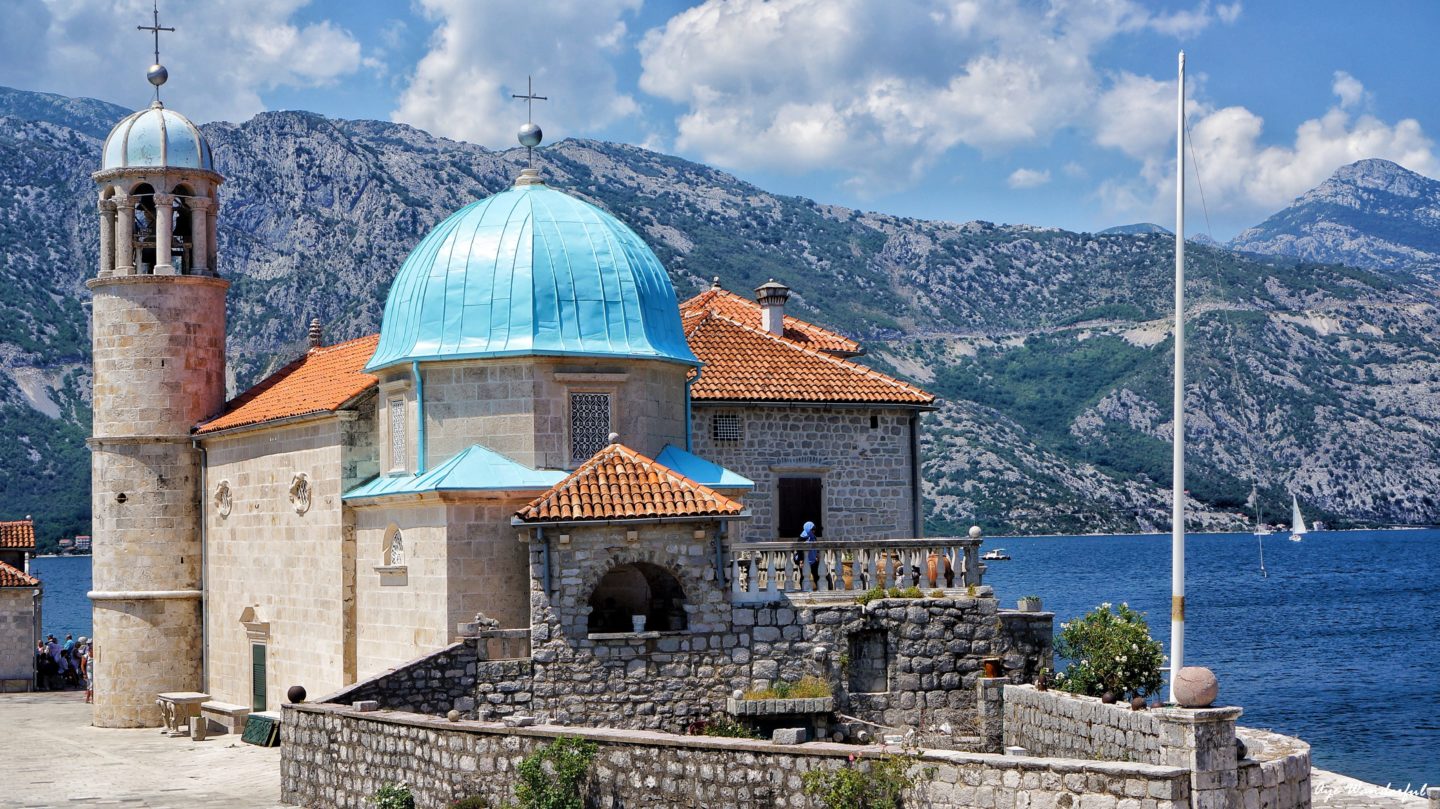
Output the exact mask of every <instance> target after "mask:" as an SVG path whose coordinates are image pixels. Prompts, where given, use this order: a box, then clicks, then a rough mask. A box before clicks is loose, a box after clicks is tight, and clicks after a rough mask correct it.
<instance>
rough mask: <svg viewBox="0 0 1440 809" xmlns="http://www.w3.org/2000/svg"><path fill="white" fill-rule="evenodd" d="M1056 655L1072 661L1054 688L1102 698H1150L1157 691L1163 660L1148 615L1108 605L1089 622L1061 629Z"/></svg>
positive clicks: (1089, 617) (1090, 616)
mask: <svg viewBox="0 0 1440 809" xmlns="http://www.w3.org/2000/svg"><path fill="white" fill-rule="evenodd" d="M1060 626H1061V632H1060V640H1059V642H1058V643H1056V645H1055V649H1056V651H1058V652H1059V653H1060V655H1061V656H1062V657H1064V658H1066V659H1067V660H1069V661H1070V665H1069V667H1068V668H1067V669H1066V670H1065V671H1064V672H1063V673H1061V674H1059V675H1057V676H1056V678H1055V687H1056V688H1059V689H1061V690H1063V691H1069V692H1071V693H1073V694H1088V695H1090V696H1092V697H1098V696H1100V695H1102V694H1104V693H1105V692H1106V691H1109V692H1111V693H1113V694H1114V695H1115V696H1116V697H1117V698H1119V697H1123V696H1125V695H1127V694H1129V695H1131V696H1148V695H1150V694H1153V693H1154V692H1155V691H1157V690H1159V688H1160V682H1161V674H1160V673H1161V670H1162V669H1163V668H1164V666H1165V655H1164V653H1163V652H1162V650H1161V647H1160V643H1159V641H1156V640H1155V639H1154V638H1152V637H1150V627H1149V626H1148V625H1147V624H1146V623H1145V615H1144V614H1143V613H1140V612H1136V611H1135V610H1133V609H1131V608H1130V606H1129V605H1128V604H1121V605H1120V609H1119V610H1114V611H1112V609H1111V606H1110V604H1109V603H1108V602H1107V603H1104V604H1101V605H1100V606H1098V607H1096V608H1095V609H1093V610H1091V611H1090V612H1089V613H1087V614H1086V615H1085V616H1083V617H1081V618H1076V619H1075V620H1073V621H1069V622H1067V623H1063V624H1061V625H1060Z"/></svg>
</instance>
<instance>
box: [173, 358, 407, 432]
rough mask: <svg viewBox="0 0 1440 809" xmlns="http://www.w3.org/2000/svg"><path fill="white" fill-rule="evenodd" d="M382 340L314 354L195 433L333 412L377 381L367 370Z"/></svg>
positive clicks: (269, 379)
mask: <svg viewBox="0 0 1440 809" xmlns="http://www.w3.org/2000/svg"><path fill="white" fill-rule="evenodd" d="M379 340H380V335H378V334H372V335H370V336H368V337H360V338H358V339H355V340H350V341H348V342H344V343H337V344H335V345H333V346H324V347H322V348H315V349H311V350H310V351H308V352H306V354H305V356H303V357H301V358H300V359H298V360H296V361H294V362H292V363H290V364H289V365H287V366H285V367H284V368H281V369H280V370H278V371H276V372H275V373H273V374H271V375H270V376H269V377H267V378H266V379H265V380H264V381H263V382H261V383H260V384H258V385H256V386H255V387H253V388H251V389H250V390H247V391H245V393H243V394H241V395H240V396H238V397H237V398H235V399H233V400H231V401H230V402H229V403H228V404H226V405H225V411H224V412H223V413H221V414H220V415H219V416H216V417H215V418H213V419H211V420H210V421H207V422H204V423H202V424H201V425H200V427H199V428H198V429H197V430H196V431H195V432H197V433H201V434H204V433H214V432H219V431H220V430H228V429H230V428H232V427H244V426H247V425H251V424H260V423H262V422H266V421H274V420H276V419H283V418H290V417H293V416H304V415H307V414H310V413H327V412H333V411H334V410H336V409H337V408H339V407H340V406H341V405H343V404H345V403H346V402H348V401H350V400H351V399H354V398H355V397H356V396H359V395H360V394H362V393H364V392H365V391H367V390H369V389H370V387H371V386H373V385H374V384H375V382H376V379H375V377H374V376H372V375H371V374H367V373H365V372H364V371H363V370H362V369H363V368H364V367H365V363H367V362H369V361H370V355H372V354H374V353H375V344H376V343H377V342H379Z"/></svg>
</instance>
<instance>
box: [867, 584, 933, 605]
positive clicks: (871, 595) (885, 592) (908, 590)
mask: <svg viewBox="0 0 1440 809" xmlns="http://www.w3.org/2000/svg"><path fill="white" fill-rule="evenodd" d="M942 595H943V593H942ZM924 597H925V594H924V593H923V592H921V590H920V588H919V587H891V588H889V589H886V588H884V587H871V588H870V589H869V590H866V591H865V592H863V593H861V594H860V595H858V596H855V603H856V604H859V605H861V606H862V607H863V606H864V605H866V604H869V603H870V602H871V601H876V600H878V599H881V598H924Z"/></svg>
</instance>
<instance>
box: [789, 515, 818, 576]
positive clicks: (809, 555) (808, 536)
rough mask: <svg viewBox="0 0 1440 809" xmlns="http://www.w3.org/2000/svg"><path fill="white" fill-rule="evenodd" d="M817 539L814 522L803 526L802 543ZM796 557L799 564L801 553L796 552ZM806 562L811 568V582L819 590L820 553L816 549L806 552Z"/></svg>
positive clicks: (801, 529) (801, 532) (801, 530)
mask: <svg viewBox="0 0 1440 809" xmlns="http://www.w3.org/2000/svg"><path fill="white" fill-rule="evenodd" d="M816 539H817V537H816V536H815V523H813V522H806V523H805V525H803V526H801V528H800V541H801V542H814V541H815V540H816ZM795 557H796V558H795V561H797V562H798V561H800V558H799V557H800V552H799V551H796V552H795ZM805 561H806V563H807V564H808V565H809V566H810V581H811V582H813V584H814V586H815V588H816V589H819V587H820V551H818V550H815V549H814V548H811V549H810V550H809V551H806V552H805Z"/></svg>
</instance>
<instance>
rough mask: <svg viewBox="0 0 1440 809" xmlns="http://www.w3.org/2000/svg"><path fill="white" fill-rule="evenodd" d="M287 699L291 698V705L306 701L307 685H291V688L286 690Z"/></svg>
mask: <svg viewBox="0 0 1440 809" xmlns="http://www.w3.org/2000/svg"><path fill="white" fill-rule="evenodd" d="M285 699H287V700H289V701H290V704H291V705H295V704H297V703H301V702H304V701H305V686H303V685H292V686H290V689H289V690H288V691H286V692H285Z"/></svg>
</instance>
